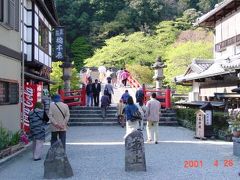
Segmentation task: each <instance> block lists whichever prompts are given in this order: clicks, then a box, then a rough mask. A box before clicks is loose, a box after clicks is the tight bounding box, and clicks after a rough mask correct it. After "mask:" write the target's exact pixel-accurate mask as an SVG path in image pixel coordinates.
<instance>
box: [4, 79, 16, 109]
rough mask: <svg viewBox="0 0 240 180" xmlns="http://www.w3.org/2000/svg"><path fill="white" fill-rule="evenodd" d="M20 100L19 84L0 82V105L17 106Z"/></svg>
mask: <svg viewBox="0 0 240 180" xmlns="http://www.w3.org/2000/svg"><path fill="white" fill-rule="evenodd" d="M18 99H19V90H18V83H13V82H7V81H1V80H0V105H4V104H17V103H18Z"/></svg>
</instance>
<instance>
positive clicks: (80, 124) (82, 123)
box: [69, 122, 119, 126]
mask: <svg viewBox="0 0 240 180" xmlns="http://www.w3.org/2000/svg"><path fill="white" fill-rule="evenodd" d="M116 125H119V124H118V123H117V122H69V126H116Z"/></svg>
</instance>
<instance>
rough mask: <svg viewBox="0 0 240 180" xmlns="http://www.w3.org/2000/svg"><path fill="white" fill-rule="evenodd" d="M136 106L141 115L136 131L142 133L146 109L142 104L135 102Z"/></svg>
mask: <svg viewBox="0 0 240 180" xmlns="http://www.w3.org/2000/svg"><path fill="white" fill-rule="evenodd" d="M136 106H137V107H138V110H139V112H140V113H141V119H139V121H138V124H139V128H138V130H140V131H142V130H143V129H144V124H143V123H144V121H146V113H147V107H146V106H145V104H143V102H137V103H136Z"/></svg>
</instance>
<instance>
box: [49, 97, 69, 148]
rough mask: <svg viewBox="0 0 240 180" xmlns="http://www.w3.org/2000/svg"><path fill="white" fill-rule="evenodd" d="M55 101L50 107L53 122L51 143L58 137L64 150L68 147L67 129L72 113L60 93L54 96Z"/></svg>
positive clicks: (50, 117)
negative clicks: (62, 100)
mask: <svg viewBox="0 0 240 180" xmlns="http://www.w3.org/2000/svg"><path fill="white" fill-rule="evenodd" d="M52 100H53V103H51V104H50V108H49V120H50V122H51V131H52V133H51V134H52V136H51V145H53V144H54V143H55V142H56V141H57V140H58V139H60V140H61V142H62V144H63V147H64V150H65V149H66V130H67V123H68V121H69V117H70V113H69V108H68V105H67V104H65V103H63V102H61V97H60V95H58V94H56V95H54V96H53V98H52Z"/></svg>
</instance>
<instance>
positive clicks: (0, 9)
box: [0, 0, 3, 22]
mask: <svg viewBox="0 0 240 180" xmlns="http://www.w3.org/2000/svg"><path fill="white" fill-rule="evenodd" d="M0 22H3V0H0Z"/></svg>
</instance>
